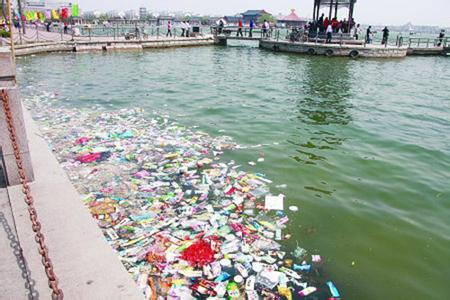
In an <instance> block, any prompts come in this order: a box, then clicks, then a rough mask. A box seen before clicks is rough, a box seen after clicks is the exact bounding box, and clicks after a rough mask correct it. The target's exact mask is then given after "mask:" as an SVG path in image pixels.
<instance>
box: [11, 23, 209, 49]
mask: <svg viewBox="0 0 450 300" xmlns="http://www.w3.org/2000/svg"><path fill="white" fill-rule="evenodd" d="M48 29H49V30H47V28H46V26H45V25H42V24H40V25H27V27H26V30H25V31H26V34H24V33H23V32H22V31H20V32H19V31H18V30H15V33H14V35H13V37H14V43H15V44H18V45H22V44H30V43H40V42H59V41H71V40H77V41H90V40H101V39H114V40H132V39H136V40H146V39H151V38H162V37H169V38H174V39H175V38H177V37H182V36H186V34H185V33H186V31H185V30H182V29H181V28H179V27H173V28H172V31H171V33H172V35H170V34H168V28H167V26H146V27H144V28H143V27H142V26H141V27H138V30H136V27H134V26H131V25H130V26H115V27H107V26H95V27H91V28H89V27H84V26H75V27H69V28H66V30H64V27H61V26H51V27H50V28H48ZM204 32H205V30H204V28H202V27H198V26H193V27H192V28H191V29H190V31H189V33H190V36H192V34H193V35H194V36H203V35H204ZM206 32H207V31H206ZM76 33H77V34H76ZM5 41H6V42H7V43H9V40H7V39H5Z"/></svg>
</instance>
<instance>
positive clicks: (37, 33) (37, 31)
mask: <svg viewBox="0 0 450 300" xmlns="http://www.w3.org/2000/svg"><path fill="white" fill-rule="evenodd" d="M36 41H37V42H39V28H38V24H37V23H36Z"/></svg>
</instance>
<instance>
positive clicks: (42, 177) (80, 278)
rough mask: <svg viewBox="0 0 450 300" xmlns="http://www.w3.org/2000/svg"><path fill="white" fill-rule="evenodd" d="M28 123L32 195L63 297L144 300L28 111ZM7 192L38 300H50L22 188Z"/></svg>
mask: <svg viewBox="0 0 450 300" xmlns="http://www.w3.org/2000/svg"><path fill="white" fill-rule="evenodd" d="M24 119H25V126H26V129H27V131H28V133H29V147H30V151H31V153H32V155H31V160H32V163H33V165H34V168H35V182H34V183H33V184H32V186H31V189H32V194H33V196H34V200H35V206H36V209H37V212H38V215H39V219H40V221H41V223H42V228H43V233H44V234H45V236H46V243H47V246H48V248H49V253H50V256H51V258H52V260H53V265H54V268H55V272H56V274H57V275H58V277H59V281H60V286H61V288H62V289H63V291H64V294H65V298H66V299H143V298H144V297H143V295H142V294H141V293H140V292H139V291H138V287H137V286H136V284H135V282H134V281H133V280H132V278H131V276H130V275H129V274H128V272H127V271H126V269H125V268H124V266H123V265H122V264H121V262H120V260H119V258H118V256H117V255H116V254H115V253H114V252H113V250H112V248H111V247H110V246H109V244H108V243H107V242H106V240H105V238H104V237H103V234H102V232H101V230H100V229H99V228H98V226H97V224H96V223H95V221H94V220H93V218H92V217H91V215H90V213H89V211H88V210H87V209H86V208H85V207H84V205H83V203H82V201H81V199H80V196H79V195H78V193H77V191H76V190H75V188H74V187H73V186H72V184H71V183H70V181H69V179H68V178H67V176H66V174H65V173H64V171H63V170H62V169H61V167H60V166H59V164H58V162H57V160H56V158H55V157H54V156H53V154H52V153H51V151H50V150H49V149H48V147H47V144H46V142H45V140H44V139H43V138H41V137H40V135H39V131H38V129H37V126H36V125H35V123H34V122H33V120H32V119H31V116H30V114H29V112H28V111H25V112H24ZM8 192H9V195H10V199H11V203H12V210H13V214H14V216H15V219H16V225H17V232H18V236H19V240H20V243H21V246H22V249H23V253H24V256H25V257H26V259H27V262H28V264H29V269H30V272H31V274H32V280H33V281H34V283H35V289H36V290H37V291H38V292H39V298H40V299H50V298H51V291H50V290H49V288H48V284H47V279H46V277H45V274H44V268H43V266H42V263H41V259H40V256H39V254H38V252H37V245H36V242H35V240H34V233H33V231H32V229H31V224H30V223H31V222H30V220H29V216H28V212H27V208H26V204H25V202H24V200H23V195H22V191H21V187H19V186H16V187H11V188H9V189H8ZM0 298H1V297H0Z"/></svg>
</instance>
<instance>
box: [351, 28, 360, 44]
mask: <svg viewBox="0 0 450 300" xmlns="http://www.w3.org/2000/svg"><path fill="white" fill-rule="evenodd" d="M352 30H353V36H354V37H355V40H358V39H359V34H360V31H361V27H360V25H359V24H358V25H356V26H354V27H353V29H352Z"/></svg>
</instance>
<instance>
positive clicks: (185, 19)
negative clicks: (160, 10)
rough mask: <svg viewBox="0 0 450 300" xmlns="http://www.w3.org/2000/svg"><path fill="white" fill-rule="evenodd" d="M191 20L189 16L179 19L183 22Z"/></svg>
mask: <svg viewBox="0 0 450 300" xmlns="http://www.w3.org/2000/svg"><path fill="white" fill-rule="evenodd" d="M191 20H192V17H191V16H184V17H182V18H181V21H183V22H189V21H191Z"/></svg>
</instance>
